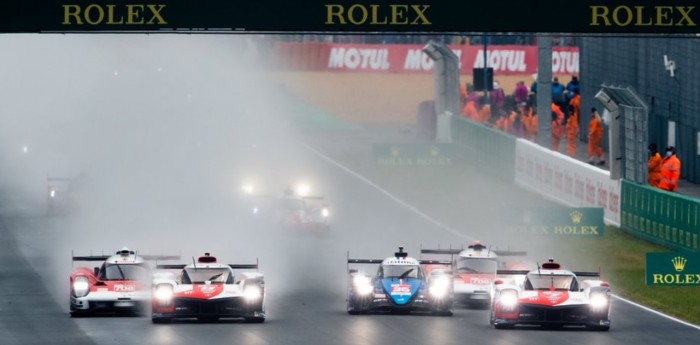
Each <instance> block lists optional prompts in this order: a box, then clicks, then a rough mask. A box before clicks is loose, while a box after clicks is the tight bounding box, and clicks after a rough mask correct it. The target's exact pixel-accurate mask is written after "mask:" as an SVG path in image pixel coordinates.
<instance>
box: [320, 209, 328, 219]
mask: <svg viewBox="0 0 700 345" xmlns="http://www.w3.org/2000/svg"><path fill="white" fill-rule="evenodd" d="M329 214H330V213H329V212H328V209H327V208H325V207H324V208H323V209H322V210H321V215H322V216H323V218H328V215H329Z"/></svg>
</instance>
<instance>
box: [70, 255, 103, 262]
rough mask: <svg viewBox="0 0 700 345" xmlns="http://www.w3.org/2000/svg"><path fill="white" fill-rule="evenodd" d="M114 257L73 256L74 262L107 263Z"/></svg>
mask: <svg viewBox="0 0 700 345" xmlns="http://www.w3.org/2000/svg"><path fill="white" fill-rule="evenodd" d="M110 256H112V255H86V256H75V255H72V254H71V259H72V261H105V260H107V259H109V257H110Z"/></svg>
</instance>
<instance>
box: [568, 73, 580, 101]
mask: <svg viewBox="0 0 700 345" xmlns="http://www.w3.org/2000/svg"><path fill="white" fill-rule="evenodd" d="M574 91H578V92H579V93H580V92H581V88H580V85H579V82H578V77H577V76H575V75H572V76H571V81H570V82H569V83H568V84H566V101H567V102H569V103H571V100H572V99H573V98H574Z"/></svg>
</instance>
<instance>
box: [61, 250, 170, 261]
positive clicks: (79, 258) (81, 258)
mask: <svg viewBox="0 0 700 345" xmlns="http://www.w3.org/2000/svg"><path fill="white" fill-rule="evenodd" d="M133 254H135V255H136V256H138V257H140V258H142V259H144V260H152V261H158V260H180V255H140V254H138V253H133ZM114 255H116V254H110V255H105V254H101V255H78V256H76V255H74V254H73V253H72V252H71V260H72V261H105V260H107V259H109V258H110V257H112V256H114Z"/></svg>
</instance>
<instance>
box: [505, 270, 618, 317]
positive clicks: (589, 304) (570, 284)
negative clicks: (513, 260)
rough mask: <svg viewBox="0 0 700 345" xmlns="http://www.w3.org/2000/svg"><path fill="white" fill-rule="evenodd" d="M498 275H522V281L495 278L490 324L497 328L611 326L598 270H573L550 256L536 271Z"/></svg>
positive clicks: (606, 295)
mask: <svg viewBox="0 0 700 345" xmlns="http://www.w3.org/2000/svg"><path fill="white" fill-rule="evenodd" d="M499 274H504V275H510V276H512V277H513V276H518V275H520V276H521V277H522V276H523V275H524V280H523V281H522V284H519V283H518V280H517V279H508V278H499V279H497V280H496V281H495V283H494V287H495V289H494V296H493V303H492V304H491V324H492V325H493V326H495V327H496V328H499V329H502V328H513V327H514V326H516V325H541V326H546V327H562V326H569V325H571V326H585V327H586V328H589V329H593V330H598V331H607V330H609V329H610V300H611V298H610V296H611V292H610V286H609V284H608V283H607V282H604V281H601V280H599V278H600V274H599V273H597V272H572V271H569V270H565V269H563V268H562V267H561V265H559V264H558V263H556V262H554V260H552V259H550V260H549V262H547V263H544V264H542V267H540V268H538V269H536V270H532V271H499Z"/></svg>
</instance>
